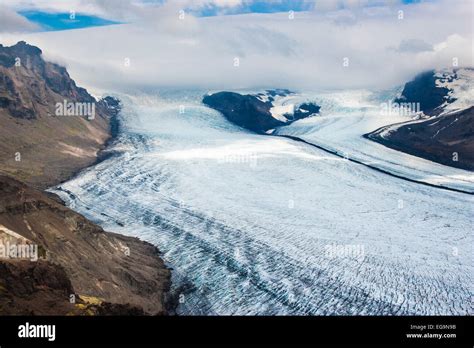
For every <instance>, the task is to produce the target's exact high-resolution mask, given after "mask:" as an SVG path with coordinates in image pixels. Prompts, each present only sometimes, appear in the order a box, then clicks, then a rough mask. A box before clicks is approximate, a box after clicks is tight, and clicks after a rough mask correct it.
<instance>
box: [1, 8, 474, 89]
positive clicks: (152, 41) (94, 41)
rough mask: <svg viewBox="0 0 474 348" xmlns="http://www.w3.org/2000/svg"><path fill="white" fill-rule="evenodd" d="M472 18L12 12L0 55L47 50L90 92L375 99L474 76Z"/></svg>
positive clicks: (276, 11)
mask: <svg viewBox="0 0 474 348" xmlns="http://www.w3.org/2000/svg"><path fill="white" fill-rule="evenodd" d="M473 6H474V2H473V1H470V0H430V1H416V2H412V1H396V0H394V1H380V0H375V1H371V0H320V1H318V0H314V1H313V0H312V1H310V0H301V1H295V0H293V1H289V0H273V1H260V0H181V1H180V0H173V1H165V0H162V1H152V0H127V1H125V0H124V1H121V0H90V1H86V0H70V1H64V0H63V1H59V0H58V1H55V0H49V1H46V0H34V1H33V0H6V1H2V5H0V43H3V44H4V45H5V44H12V43H15V42H16V41H18V40H25V41H27V42H28V43H31V44H35V45H37V46H39V47H40V48H41V49H42V50H43V52H44V55H45V57H46V58H47V59H49V60H52V61H55V62H58V63H60V64H63V65H65V66H67V68H68V70H69V72H70V74H71V75H72V77H73V78H74V79H76V80H77V81H78V83H79V84H80V85H83V86H85V87H87V88H90V89H92V90H93V91H114V90H116V91H119V92H122V91H127V90H129V89H135V88H143V87H147V88H154V87H176V88H195V87H198V88H204V89H236V88H253V89H255V88H273V87H279V88H292V89H300V90H303V89H311V90H329V89H346V88H367V89H378V88H389V87H393V86H396V85H398V84H402V83H403V82H405V81H406V80H407V79H410V78H411V77H413V76H414V75H415V74H416V73H418V72H421V71H423V70H427V69H432V68H437V69H440V68H452V67H453V63H454V64H458V66H460V67H461V66H473V65H474V61H473V43H472V42H473V31H474V28H473V26H474V24H473V23H474V20H473V18H474V14H473V12H474V9H473ZM71 14H73V17H72V19H71ZM77 28H80V29H77Z"/></svg>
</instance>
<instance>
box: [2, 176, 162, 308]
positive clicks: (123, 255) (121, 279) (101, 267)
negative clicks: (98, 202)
mask: <svg viewBox="0 0 474 348" xmlns="http://www.w3.org/2000/svg"><path fill="white" fill-rule="evenodd" d="M2 228H7V229H9V230H11V231H14V232H15V233H17V234H19V235H21V236H22V237H24V238H26V239H28V240H29V241H30V242H31V243H34V244H36V245H38V249H39V250H43V251H44V252H43V253H41V254H40V256H41V260H40V261H37V262H35V261H18V260H13V261H12V260H9V261H8V262H9V263H12V262H13V263H15V262H19V263H20V264H23V263H26V264H25V265H24V266H22V267H21V268H20V269H19V271H18V272H20V271H21V272H23V273H21V272H20V273H18V272H17V273H15V272H13V271H12V272H13V273H11V272H10V273H11V274H23V275H25V274H30V273H32V274H34V275H35V277H36V278H35V277H33V278H31V277H27V279H25V281H24V282H20V281H19V280H17V283H18V284H16V285H15V282H14V281H12V279H13V278H11V276H9V274H10V273H8V272H2V271H1V270H2V268H1V267H3V269H7V268H5V267H7V266H5V265H3V262H5V261H4V260H3V261H1V262H0V290H1V289H2V286H1V285H2V284H3V286H4V287H5V286H6V284H8V287H7V288H6V290H5V294H6V293H8V294H9V295H8V296H9V298H11V299H12V301H14V302H15V301H17V302H15V303H17V305H16V306H13V307H11V308H10V309H9V310H8V313H12V311H15V310H16V313H17V314H18V313H23V312H22V311H23V309H25V310H26V307H25V308H23V307H22V306H21V304H22V303H24V304H25V305H26V304H27V303H30V302H32V304H34V303H35V301H36V300H37V301H40V300H41V298H42V296H43V297H44V298H49V297H51V298H59V297H60V296H63V297H64V298H66V299H67V300H69V296H70V295H71V294H76V295H77V296H78V297H80V298H85V299H86V298H93V299H95V301H94V302H93V303H92V304H94V305H96V307H94V308H89V309H90V311H92V313H99V314H100V313H102V312H101V311H108V310H110V311H111V312H117V311H130V313H134V314H139V313H140V311H142V312H144V313H148V314H166V313H167V308H166V305H165V293H166V292H167V291H168V289H169V286H170V271H169V270H168V269H167V268H166V267H165V265H164V263H163V261H162V260H161V258H160V254H159V251H158V249H157V248H156V247H154V246H153V245H151V244H148V243H145V242H142V241H140V240H139V239H137V238H132V237H126V236H122V235H119V234H115V233H110V232H105V231H104V230H103V229H102V228H101V227H100V226H98V225H95V224H94V223H92V222H90V221H88V220H87V219H86V218H84V217H83V216H82V215H80V214H78V213H76V212H74V211H72V210H71V209H69V208H67V207H65V206H64V205H62V204H61V203H60V202H58V201H56V200H54V199H52V198H51V197H49V196H48V195H46V194H44V193H43V192H41V191H38V190H36V189H33V188H31V187H29V186H28V185H26V184H23V183H20V182H19V181H17V180H14V179H12V178H9V177H6V176H1V175H0V230H1V229H2ZM0 233H1V231H0ZM45 264H47V265H45ZM2 265H3V266H2ZM8 267H9V268H8V269H10V270H15V269H16V268H15V266H8ZM38 272H39V273H38ZM36 275H37V276H36ZM17 278H18V279H21V276H18V277H17ZM17 278H15V279H17ZM35 289H37V290H35ZM41 289H42V290H41ZM40 290H41V291H40ZM29 296H30V297H29ZM35 299H36V300H35ZM18 301H19V302H18ZM63 302H64V301H61V302H60V303H62V304H61V306H60V307H58V308H56V310H57V312H54V311H55V308H54V306H53V305H51V306H52V308H49V309H48V311H46V312H44V311H41V308H40V307H38V310H37V311H36V314H48V313H55V314H61V313H62V311H63V309H70V306H66V305H64V308H63ZM105 302H108V303H111V304H120V305H128V307H126V306H125V307H124V306H115V305H108V306H106V308H105V307H104V308H99V307H97V306H100V305H101V304H102V303H105ZM0 303H1V302H0ZM37 306H41V305H40V304H37ZM81 308H82V309H84V308H85V307H84V306H83V307H81ZM134 308H135V309H134ZM137 309H138V310H137ZM0 313H1V308H0Z"/></svg>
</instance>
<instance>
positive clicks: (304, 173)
mask: <svg viewBox="0 0 474 348" xmlns="http://www.w3.org/2000/svg"><path fill="white" fill-rule="evenodd" d="M203 94H204V93H202V92H194V93H188V94H186V96H185V95H182V94H169V95H167V96H165V97H163V98H160V99H153V98H145V97H144V96H140V97H137V96H121V98H122V100H123V103H124V111H123V114H122V124H123V129H122V133H121V135H120V137H119V139H118V140H117V142H116V144H115V145H114V150H116V151H117V152H118V154H117V155H116V156H114V157H112V158H109V159H108V160H106V161H104V162H102V163H100V164H98V165H96V166H95V167H93V168H90V169H88V170H86V171H84V172H83V173H82V174H81V175H79V176H77V177H76V178H74V179H73V180H71V181H69V182H66V183H64V184H62V185H61V186H60V187H59V188H56V189H55V192H56V193H58V194H59V195H61V196H62V198H64V199H65V200H66V202H67V204H68V205H70V206H71V207H73V208H74V209H76V210H78V211H79V212H81V213H83V214H84V215H86V216H87V217H88V218H91V219H93V220H95V221H97V222H99V223H100V224H101V225H102V226H103V227H104V228H105V229H107V230H111V231H115V232H119V233H124V234H128V235H134V236H138V237H140V238H143V239H145V240H148V241H150V242H153V243H155V244H156V245H157V246H158V247H159V248H160V249H161V250H162V251H163V253H164V258H165V259H166V261H167V262H168V264H169V265H170V266H172V267H173V269H174V272H173V287H175V289H178V288H180V286H182V285H183V283H189V284H191V286H188V287H187V290H186V291H185V292H184V293H183V295H184V297H182V299H183V301H182V303H181V304H180V306H179V308H178V313H180V314H314V315H333V314H336V315H337V314H341V315H342V314H348V315H352V314H369V315H383V314H394V315H412V314H457V315H464V314H473V308H472V304H471V301H470V299H471V296H472V283H473V263H472V247H473V245H474V241H473V238H474V237H473V234H472V230H473V224H472V203H473V199H472V196H470V195H466V194H460V193H455V192H448V191H443V190H439V189H436V188H431V187H425V186H421V185H417V184H416V183H411V182H407V181H404V180H400V179H397V178H393V177H390V176H387V175H384V174H381V173H377V172H375V171H372V170H370V169H369V168H366V167H364V166H361V165H357V164H355V163H351V162H349V161H345V160H343V159H341V158H339V157H336V156H332V155H329V154H327V153H325V152H323V151H320V150H318V149H315V148H312V147H309V146H307V145H305V144H301V143H297V142H293V141H291V140H289V139H284V138H279V137H273V136H261V135H255V134H251V133H249V132H246V131H244V130H242V129H240V128H238V127H236V126H233V125H231V124H229V123H228V122H227V121H226V120H225V119H224V118H223V117H222V116H221V115H220V114H218V113H217V112H215V111H213V110H211V109H209V108H206V107H204V106H202V105H201V104H200V102H199V100H200V97H201V96H202V95H203ZM354 96H355V95H351V94H342V95H341V94H339V95H337V94H334V95H326V96H321V95H318V96H315V97H314V98H319V99H320V100H318V102H319V103H320V104H321V105H323V110H324V109H326V110H329V112H328V113H326V114H323V115H322V116H320V117H313V118H309V119H306V120H301V121H298V122H296V123H294V124H293V125H291V126H288V127H284V128H282V129H280V130H278V133H279V134H291V135H298V136H299V137H301V138H303V139H306V140H308V141H312V142H317V143H321V144H324V145H325V146H329V147H332V148H334V149H336V150H338V151H342V152H345V153H347V154H348V156H355V157H357V158H360V159H363V160H367V161H373V162H377V163H379V165H381V166H384V168H388V169H391V170H394V171H397V172H399V173H403V174H404V175H407V176H415V177H418V178H422V179H425V180H445V181H448V182H450V184H452V185H455V186H456V187H460V186H466V185H467V186H469V185H471V187H472V181H473V178H472V175H470V173H469V172H465V171H462V170H457V169H451V168H447V167H444V166H441V165H437V164H433V163H431V162H428V161H424V160H421V159H416V158H414V157H412V156H409V155H405V154H401V153H398V152H396V151H394V150H390V149H385V148H383V147H382V146H381V145H379V144H375V143H373V144H372V143H371V142H370V141H369V140H366V139H362V138H361V137H360V135H361V134H363V133H364V132H366V131H371V130H373V129H375V128H376V127H377V126H378V125H379V124H382V123H385V124H388V123H391V122H392V123H393V121H394V120H383V119H380V117H377V115H375V114H374V113H373V112H372V108H371V104H370V103H369V102H367V103H365V100H368V99H367V98H366V96H365V94H362V95H360V94H357V95H356V96H357V98H355V99H356V102H354V103H352V104H351V103H350V101H351V100H354ZM185 97H186V98H185ZM303 97H304V98H308V95H305V96H303ZM303 97H301V98H303ZM294 98H296V97H294ZM351 98H352V99H351ZM183 104H184V105H185V108H184V112H183V108H182V107H181V108H180V105H183ZM325 106H326V107H325ZM180 110H181V112H180ZM395 122H396V120H395ZM331 246H335V247H336V248H337V247H338V246H339V247H342V248H344V247H346V249H341V250H359V252H358V253H345V252H342V253H337V252H336V253H331V252H328V250H329V249H328V248H331ZM347 247H349V248H347ZM351 247H352V249H351ZM357 248H359V249H357ZM361 250H362V254H361ZM132 252H133V251H132Z"/></svg>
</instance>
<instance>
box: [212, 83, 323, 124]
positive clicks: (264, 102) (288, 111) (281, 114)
mask: <svg viewBox="0 0 474 348" xmlns="http://www.w3.org/2000/svg"><path fill="white" fill-rule="evenodd" d="M290 94H292V93H291V92H290V91H288V90H268V91H266V92H265V93H259V94H255V95H252V94H246V95H242V94H239V93H234V92H218V93H214V94H211V95H206V96H205V97H204V98H203V103H204V104H206V105H207V106H209V107H211V108H213V109H215V110H217V111H219V112H221V113H222V114H223V115H224V117H226V118H227V119H228V120H229V121H230V122H232V123H234V124H236V125H238V126H240V127H242V128H245V129H248V130H251V131H253V132H256V133H267V132H269V131H271V130H272V129H274V128H276V127H280V126H284V125H287V124H290V123H292V122H294V121H296V120H299V119H302V118H305V117H309V116H312V115H314V114H317V113H319V109H320V107H319V106H318V105H316V104H313V103H303V104H301V105H293V104H288V105H284V104H281V103H280V102H281V99H283V98H284V97H286V96H288V95H290Z"/></svg>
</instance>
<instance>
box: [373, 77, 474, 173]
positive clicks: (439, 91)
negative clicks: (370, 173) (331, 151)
mask: <svg viewBox="0 0 474 348" xmlns="http://www.w3.org/2000/svg"><path fill="white" fill-rule="evenodd" d="M465 70H466V71H471V70H472V69H469V68H465ZM458 74H459V71H456V70H454V71H452V72H451V73H442V74H436V73H435V72H434V71H428V72H425V73H423V74H420V75H419V76H417V77H416V78H415V79H414V80H413V81H410V82H407V83H406V84H405V88H404V89H403V92H402V96H401V97H400V98H399V99H397V100H395V101H396V102H399V103H404V102H406V103H419V104H420V109H421V111H423V113H424V114H425V115H427V116H431V117H430V118H428V119H426V120H424V121H417V122H407V123H406V124H405V125H401V126H400V125H389V126H386V127H382V128H380V129H377V130H375V131H373V132H371V133H368V134H366V135H365V137H367V138H369V139H371V140H374V141H376V142H378V143H380V144H383V145H385V146H388V147H391V148H393V149H395V150H398V151H403V152H406V153H409V154H411V155H415V156H419V157H422V158H425V159H428V160H430V161H434V162H438V163H441V164H445V165H448V166H452V167H456V168H461V169H466V170H474V107H473V106H471V107H468V108H466V109H463V110H458V111H451V112H446V111H447V110H445V108H446V107H447V105H448V104H450V103H453V102H455V101H456V95H453V91H452V90H451V89H450V88H447V87H439V86H437V82H438V81H439V82H441V83H442V84H445V85H447V86H450V85H452V84H451V83H452V82H453V81H455V80H457V79H459V76H458ZM466 76H469V75H465V77H464V78H465V79H466V82H467V84H466V86H469V84H470V83H471V82H470V78H469V77H466ZM468 88H469V87H468ZM464 98H465V97H464ZM471 105H472V104H471Z"/></svg>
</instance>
